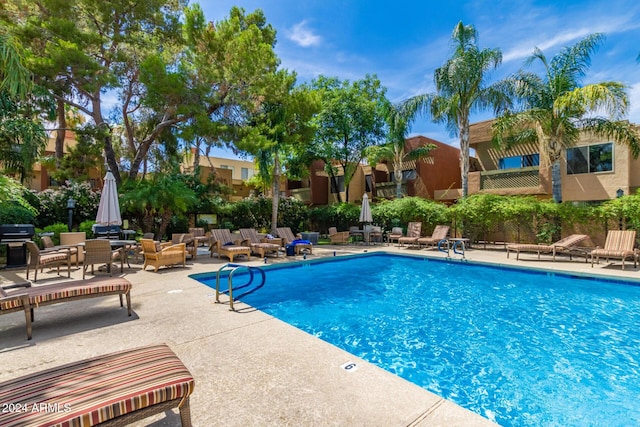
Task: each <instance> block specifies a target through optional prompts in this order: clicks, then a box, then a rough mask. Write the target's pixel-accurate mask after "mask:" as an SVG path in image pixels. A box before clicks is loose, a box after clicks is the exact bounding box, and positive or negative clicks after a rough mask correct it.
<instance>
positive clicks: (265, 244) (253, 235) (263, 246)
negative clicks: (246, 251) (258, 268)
mask: <svg viewBox="0 0 640 427" xmlns="http://www.w3.org/2000/svg"><path fill="white" fill-rule="evenodd" d="M240 235H241V236H242V239H243V243H245V244H248V245H249V246H251V252H252V253H256V254H258V255H260V258H264V256H265V254H270V253H275V255H276V258H277V257H278V256H279V255H280V248H282V239H277V241H278V242H280V243H274V242H273V241H272V242H269V241H268V240H269V239H262V240H261V239H260V238H259V237H258V233H257V232H256V230H255V229H253V228H241V229H240Z"/></svg>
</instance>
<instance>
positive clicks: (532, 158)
mask: <svg viewBox="0 0 640 427" xmlns="http://www.w3.org/2000/svg"><path fill="white" fill-rule="evenodd" d="M529 166H540V155H539V154H537V153H536V154H525V155H524V156H512V157H503V158H501V159H500V160H499V161H498V169H520V168H526V167H529Z"/></svg>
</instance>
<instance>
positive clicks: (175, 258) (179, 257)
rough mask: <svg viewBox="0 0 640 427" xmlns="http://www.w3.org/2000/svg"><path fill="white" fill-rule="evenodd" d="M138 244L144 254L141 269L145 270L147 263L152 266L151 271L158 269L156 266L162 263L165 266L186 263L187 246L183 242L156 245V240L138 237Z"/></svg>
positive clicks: (160, 265) (183, 264)
mask: <svg viewBox="0 0 640 427" xmlns="http://www.w3.org/2000/svg"><path fill="white" fill-rule="evenodd" d="M140 244H141V245H142V252H143V254H144V264H143V265H142V269H143V270H146V269H147V266H148V265H150V266H152V267H153V268H154V270H153V271H158V268H160V267H162V266H163V265H164V266H167V267H172V266H174V265H177V264H182V266H183V267H186V265H187V248H186V245H185V244H184V243H178V244H177V245H171V244H169V245H164V246H162V245H156V242H154V241H153V240H150V239H140Z"/></svg>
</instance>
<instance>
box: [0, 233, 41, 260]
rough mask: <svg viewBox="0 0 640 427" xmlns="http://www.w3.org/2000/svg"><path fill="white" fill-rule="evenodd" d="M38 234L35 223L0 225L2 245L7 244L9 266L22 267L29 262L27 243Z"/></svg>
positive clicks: (0, 241)
mask: <svg viewBox="0 0 640 427" xmlns="http://www.w3.org/2000/svg"><path fill="white" fill-rule="evenodd" d="M35 234H36V229H35V227H34V226H33V224H2V225H0V245H3V246H6V248H7V249H6V252H7V264H6V266H7V267H21V266H25V265H26V264H27V245H25V242H26V241H28V240H31V239H32V238H33V236H34V235H35Z"/></svg>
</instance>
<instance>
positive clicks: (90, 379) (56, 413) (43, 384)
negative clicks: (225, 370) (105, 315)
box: [0, 344, 194, 427]
mask: <svg viewBox="0 0 640 427" xmlns="http://www.w3.org/2000/svg"><path fill="white" fill-rule="evenodd" d="M193 387H194V380H193V377H192V376H191V374H190V373H189V371H188V370H187V368H186V367H185V366H184V365H183V364H182V362H181V361H180V359H178V357H177V356H176V355H175V353H174V352H173V351H172V350H171V349H170V348H169V347H168V346H167V345H165V344H162V345H156V346H149V347H142V348H137V349H132V350H126V351H122V352H118V353H113V354H109V355H105V356H100V357H96V358H92V359H87V360H83V361H80V362H76V363H71V364H68V365H64V366H60V367H57V368H53V369H49V370H46V371H43V372H38V373H35V374H31V375H27V376H24V377H22V378H17V379H15V380H11V381H7V382H4V383H0V402H11V403H20V404H22V405H24V408H26V409H27V410H26V411H24V412H21V411H13V412H9V413H4V414H2V416H0V426H7V427H8V426H26V425H30V426H36V425H37V426H60V427H75V426H77V427H85V426H94V425H97V424H99V423H101V422H105V421H108V420H111V419H113V418H116V417H118V416H121V415H125V414H128V413H131V412H134V411H136V410H138V409H143V408H147V407H149V406H152V405H154V404H157V403H163V402H168V401H170V400H175V399H183V402H184V400H185V399H186V398H187V397H189V395H190V394H191V393H192V392H193ZM40 405H49V406H42V408H45V407H46V408H47V410H42V411H35V412H34V408H36V409H39V408H41V406H40Z"/></svg>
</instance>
